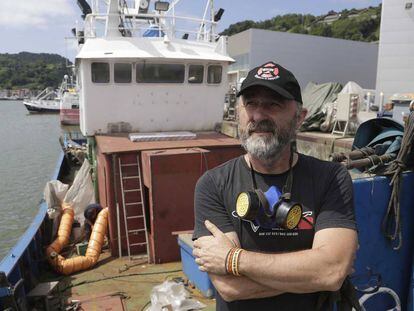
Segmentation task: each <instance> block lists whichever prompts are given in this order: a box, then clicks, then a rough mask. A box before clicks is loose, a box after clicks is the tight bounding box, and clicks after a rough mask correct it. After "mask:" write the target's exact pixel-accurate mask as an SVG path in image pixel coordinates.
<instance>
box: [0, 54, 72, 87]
mask: <svg viewBox="0 0 414 311" xmlns="http://www.w3.org/2000/svg"><path fill="white" fill-rule="evenodd" d="M67 65H71V63H70V62H69V61H68V60H67V59H66V58H64V57H62V56H60V55H57V54H46V53H40V54H36V53H28V52H21V53H18V54H8V53H6V54H0V89H22V88H28V89H31V90H40V89H44V88H46V87H48V86H51V87H54V88H57V87H58V86H59V84H60V83H61V81H62V78H63V76H64V75H65V74H69V73H70V69H69V68H67Z"/></svg>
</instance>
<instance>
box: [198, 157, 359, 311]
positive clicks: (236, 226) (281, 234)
mask: <svg viewBox="0 0 414 311" xmlns="http://www.w3.org/2000/svg"><path fill="white" fill-rule="evenodd" d="M287 176H288V172H285V173H283V174H277V175H271V174H260V173H257V172H255V179H256V182H257V186H258V188H259V189H261V190H262V191H264V192H265V191H267V190H268V188H269V187H271V186H276V187H277V188H278V189H279V190H281V189H282V188H283V186H284V184H285V182H286V179H287ZM251 190H253V182H252V177H251V172H250V168H249V167H248V165H247V163H246V161H245V159H244V157H243V156H240V157H238V158H235V159H233V160H230V161H228V162H226V163H224V164H222V165H221V166H218V167H216V168H214V169H212V170H209V171H207V172H206V173H205V174H204V175H203V176H202V177H201V178H200V179H199V181H198V182H197V185H196V189H195V228H194V235H193V238H194V239H197V238H199V237H201V236H206V235H211V234H210V232H209V231H208V230H207V229H206V227H205V226H204V221H205V220H207V219H208V220H210V221H211V222H212V223H214V224H215V225H216V226H217V227H218V228H219V229H220V230H222V231H223V232H230V231H235V232H236V233H237V235H238V237H239V240H240V243H241V246H242V248H243V249H246V250H251V251H263V252H289V251H298V250H303V249H310V248H312V243H313V237H314V234H315V232H316V231H318V230H321V229H325V228H349V229H355V230H356V222H355V217H354V205H353V194H352V180H351V177H350V176H349V174H348V171H347V170H346V168H345V167H343V166H342V165H340V164H338V163H333V162H327V161H322V160H318V159H315V158H313V157H309V156H305V155H302V154H299V159H298V162H297V163H296V165H295V166H294V167H293V185H292V193H291V194H292V197H291V199H292V201H294V202H300V203H301V204H302V205H303V215H302V216H303V218H306V220H307V221H305V220H302V221H301V222H300V223H299V225H298V228H297V229H294V230H284V229H280V228H275V229H264V228H261V227H258V226H257V225H255V223H253V222H249V221H245V220H243V221H242V220H240V219H239V218H238V217H237V215H236V212H235V206H236V199H237V196H238V194H239V193H240V192H243V191H251ZM309 222H311V223H313V224H314V227H313V226H312V225H310V224H309ZM258 264H259V263H258ZM317 298H318V293H311V294H290V293H287V294H282V295H279V296H275V297H270V298H262V299H250V300H240V301H235V302H231V303H227V302H225V301H224V300H223V299H222V298H221V297H220V295H218V297H217V307H216V308H217V310H253V309H255V310H263V311H265V310H315V304H316V300H317Z"/></svg>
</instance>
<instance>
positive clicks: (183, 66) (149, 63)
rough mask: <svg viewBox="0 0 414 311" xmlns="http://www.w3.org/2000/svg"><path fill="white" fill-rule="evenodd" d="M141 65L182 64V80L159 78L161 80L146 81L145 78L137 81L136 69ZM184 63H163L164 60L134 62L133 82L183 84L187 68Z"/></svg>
mask: <svg viewBox="0 0 414 311" xmlns="http://www.w3.org/2000/svg"><path fill="white" fill-rule="evenodd" d="M142 65H144V66H145V65H150V66H151V65H167V66H168V65H176V66H177V65H179V66H182V68H183V76H182V80H181V81H180V82H177V81H165V80H161V81H148V80H145V79H144V81H138V78H139V73H138V70H139V69H140V67H141V66H142ZM186 67H187V66H186V64H185V63H164V62H146V61H144V62H136V63H135V70H134V71H135V83H138V84H144V83H150V84H184V83H185V82H186V76H187V69H186Z"/></svg>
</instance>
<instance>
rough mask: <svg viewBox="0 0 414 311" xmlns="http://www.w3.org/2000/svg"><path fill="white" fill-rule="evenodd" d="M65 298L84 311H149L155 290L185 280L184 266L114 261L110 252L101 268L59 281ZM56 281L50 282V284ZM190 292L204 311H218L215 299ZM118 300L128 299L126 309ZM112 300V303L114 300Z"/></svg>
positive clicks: (197, 292)
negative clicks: (102, 306)
mask: <svg viewBox="0 0 414 311" xmlns="http://www.w3.org/2000/svg"><path fill="white" fill-rule="evenodd" d="M56 278H58V280H59V290H60V292H61V297H63V298H64V299H65V301H69V302H70V301H77V300H79V301H80V303H81V306H82V302H83V305H84V306H83V307H84V309H81V310H100V306H101V305H102V303H103V302H104V303H105V310H111V311H118V310H134V311H136V310H145V309H146V308H147V307H148V306H149V304H150V293H151V290H152V288H153V287H154V286H156V285H159V284H161V283H162V282H164V281H165V280H173V279H175V278H183V279H184V281H186V279H185V275H184V274H183V272H182V270H181V262H173V263H166V264H157V265H153V264H147V263H146V262H143V261H139V260H134V261H130V260H128V259H127V258H126V257H124V258H114V257H111V256H110V253H109V251H107V250H106V251H104V252H103V253H102V254H101V257H100V260H99V262H98V263H97V265H96V266H95V267H94V268H93V269H91V270H87V271H82V272H79V273H76V274H74V275H71V276H67V277H61V276H59V277H57V276H55V279H56ZM51 279H53V277H52V278H50V277H49V278H48V281H50V280H51ZM186 289H187V290H188V292H189V293H190V296H191V297H192V298H193V299H196V300H198V301H200V302H202V303H204V304H205V305H207V307H206V308H205V309H203V310H207V311H212V310H215V299H207V298H204V297H203V296H202V295H201V293H200V292H199V291H198V290H197V289H195V288H193V287H192V286H191V285H187V286H186ZM116 297H124V299H122V301H123V307H121V304H120V302H119V301H120V300H121V299H119V298H118V299H115V298H116ZM111 298H112V299H111Z"/></svg>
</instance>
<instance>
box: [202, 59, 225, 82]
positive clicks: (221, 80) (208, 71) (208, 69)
mask: <svg viewBox="0 0 414 311" xmlns="http://www.w3.org/2000/svg"><path fill="white" fill-rule="evenodd" d="M211 67H220V69H221V74H220V81H219V82H210V74H209V73H210V68H211ZM223 71H224V70H223V65H222V64H208V65H207V72H206V74H207V79H206V82H207V84H208V85H219V84H221V83H222V82H223Z"/></svg>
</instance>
